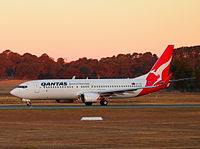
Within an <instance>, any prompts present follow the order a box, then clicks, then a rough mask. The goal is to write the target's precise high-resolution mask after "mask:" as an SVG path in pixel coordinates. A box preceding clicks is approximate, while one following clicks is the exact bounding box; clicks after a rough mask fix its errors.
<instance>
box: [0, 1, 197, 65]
mask: <svg viewBox="0 0 200 149" xmlns="http://www.w3.org/2000/svg"><path fill="white" fill-rule="evenodd" d="M199 6H200V0H0V52H2V51H4V50H6V49H10V50H11V51H13V52H17V53H20V54H24V53H27V52H28V53H32V54H34V55H37V56H40V55H41V54H43V53H47V54H48V55H49V56H50V57H53V58H54V59H55V60H56V59H57V58H58V57H63V58H65V59H66V60H67V61H72V60H77V59H79V58H81V57H87V58H97V59H99V58H102V57H110V56H113V55H117V54H127V53H134V52H138V53H143V52H147V51H150V52H152V53H156V54H157V55H158V56H160V55H161V53H162V52H163V50H164V49H165V48H166V47H167V45H168V44H174V45H175V47H182V46H194V45H199V44H200V9H199Z"/></svg>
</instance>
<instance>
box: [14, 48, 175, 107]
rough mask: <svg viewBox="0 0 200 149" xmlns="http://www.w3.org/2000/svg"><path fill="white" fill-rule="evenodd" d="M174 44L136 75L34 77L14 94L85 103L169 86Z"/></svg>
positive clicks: (29, 100)
mask: <svg viewBox="0 0 200 149" xmlns="http://www.w3.org/2000/svg"><path fill="white" fill-rule="evenodd" d="M173 51H174V46H173V45H169V46H168V47H167V48H166V50H165V51H164V53H163V54H162V55H161V57H160V58H159V59H158V60H157V62H156V63H155V64H154V66H153V67H152V69H151V70H150V71H149V72H148V73H147V74H144V75H142V76H140V77H137V78H128V79H74V78H73V79H50V80H34V81H28V82H24V83H22V84H20V85H19V86H17V87H16V88H14V89H13V90H11V92H10V93H11V94H12V95H14V96H17V97H19V98H21V99H22V100H23V101H26V102H27V105H31V100H39V99H43V100H44V99H48V100H61V99H74V100H75V99H79V100H81V101H82V102H83V103H85V104H86V105H92V103H95V102H99V103H100V104H101V105H107V104H108V100H110V99H114V98H115V99H118V98H131V97H137V96H142V95H145V94H149V93H152V92H156V91H159V90H161V89H163V88H166V87H168V85H169V81H170V79H171V77H172V75H171V74H169V70H170V64H171V60H172V55H173Z"/></svg>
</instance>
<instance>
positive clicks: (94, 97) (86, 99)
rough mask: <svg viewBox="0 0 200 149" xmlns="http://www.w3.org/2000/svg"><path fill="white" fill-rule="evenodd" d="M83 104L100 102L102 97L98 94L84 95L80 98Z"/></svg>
mask: <svg viewBox="0 0 200 149" xmlns="http://www.w3.org/2000/svg"><path fill="white" fill-rule="evenodd" d="M80 99H81V101H82V102H84V103H85V102H98V101H100V100H101V99H102V97H101V96H100V95H99V94H98V93H83V94H81V96H80Z"/></svg>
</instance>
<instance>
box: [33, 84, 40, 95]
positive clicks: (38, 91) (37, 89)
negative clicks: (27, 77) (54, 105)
mask: <svg viewBox="0 0 200 149" xmlns="http://www.w3.org/2000/svg"><path fill="white" fill-rule="evenodd" d="M34 92H35V93H40V86H39V84H38V83H35V84H34Z"/></svg>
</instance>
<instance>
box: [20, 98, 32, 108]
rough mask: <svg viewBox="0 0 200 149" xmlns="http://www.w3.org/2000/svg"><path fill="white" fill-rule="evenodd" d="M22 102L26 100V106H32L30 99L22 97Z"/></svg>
mask: <svg viewBox="0 0 200 149" xmlns="http://www.w3.org/2000/svg"><path fill="white" fill-rule="evenodd" d="M22 101H23V102H26V105H27V106H28V107H32V103H31V100H30V99H22Z"/></svg>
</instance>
